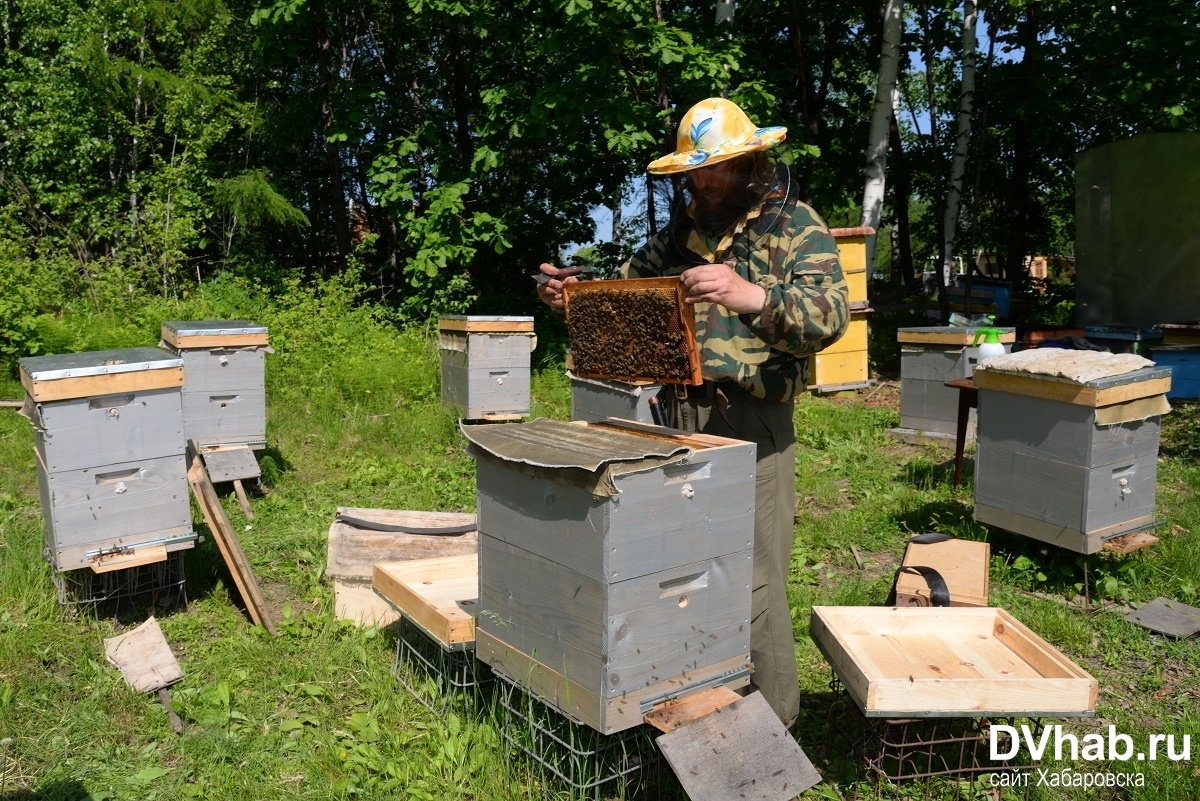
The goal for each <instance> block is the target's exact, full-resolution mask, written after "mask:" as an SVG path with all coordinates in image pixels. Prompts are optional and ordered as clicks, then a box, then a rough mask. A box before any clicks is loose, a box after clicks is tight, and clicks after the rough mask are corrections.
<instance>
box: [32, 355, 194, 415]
mask: <svg viewBox="0 0 1200 801" xmlns="http://www.w3.org/2000/svg"><path fill="white" fill-rule="evenodd" d="M18 364H19V366H20V371H21V384H22V385H23V386H24V387H25V391H26V392H27V393H29V397H30V398H32V399H33V400H34V401H36V402H38V403H42V402H45V401H56V400H67V399H69V398H86V397H95V396H99V395H111V394H116V393H122V392H135V391H141V390H150V389H161V388H164V387H181V386H183V359H181V358H179V357H178V356H176V355H175V354H173V353H170V352H168V351H165V350H161V349H159V348H125V349H122V350H93V351H85V352H83V353H63V354H59V355H55V356H30V357H27V358H24V359H21V360H20V361H19V362H18Z"/></svg>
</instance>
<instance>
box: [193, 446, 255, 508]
mask: <svg viewBox="0 0 1200 801" xmlns="http://www.w3.org/2000/svg"><path fill="white" fill-rule="evenodd" d="M200 455H201V456H202V457H204V467H205V469H207V470H208V477H209V479H210V480H211V481H212V482H213V483H214V484H220V483H221V482H223V481H237V480H240V479H243V478H258V477H259V476H261V475H262V471H261V470H260V469H259V466H258V460H257V459H256V458H254V451H253V450H252V449H251V448H250V447H249V446H248V445H220V446H215V447H212V446H205V445H201V446H200ZM234 489H235V490H236V489H237V485H234ZM238 501H239V502H240V501H241V497H240V496H239V498H238ZM244 508H245V507H243V509H244ZM246 517H247V519H250V517H251V516H250V515H247V516H246Z"/></svg>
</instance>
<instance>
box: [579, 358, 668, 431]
mask: <svg viewBox="0 0 1200 801" xmlns="http://www.w3.org/2000/svg"><path fill="white" fill-rule="evenodd" d="M567 377H568V378H570V379H571V419H572V420H585V421H587V422H591V423H594V422H597V421H599V420H606V419H608V418H609V417H617V418H620V419H622V420H636V421H637V422H639V423H653V422H654V416H653V415H652V414H651V413H650V399H651V398H653V397H654V396H655V395H657V394H658V391H659V389H661V388H662V387H661V385H660V384H651V383H647V382H641V383H629V382H627V381H605V380H603V379H599V378H584V377H583V376H578V375H575V374H574V373H572V372H570V371H569V370H568V371H567Z"/></svg>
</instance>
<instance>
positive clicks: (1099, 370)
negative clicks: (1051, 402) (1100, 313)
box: [979, 348, 1154, 384]
mask: <svg viewBox="0 0 1200 801" xmlns="http://www.w3.org/2000/svg"><path fill="white" fill-rule="evenodd" d="M1153 366H1154V362H1152V361H1150V360H1149V359H1147V358H1145V357H1142V356H1138V355H1137V354H1136V353H1107V352H1104V351H1095V350H1067V349H1065V348H1036V349H1034V350H1022V351H1017V352H1016V353H1006V354H1004V355H1003V356H992V357H991V358H988V359H985V360H984V361H982V362H980V364H979V369H980V370H988V371H991V370H995V371H998V372H1005V373H1029V374H1032V375H1048V376H1056V377H1058V378H1065V379H1067V380H1068V381H1074V382H1076V383H1079V384H1086V383H1088V382H1089V381H1096V380H1099V379H1101V378H1108V377H1110V376H1114V375H1124V374H1125V373H1132V372H1133V371H1134V370H1140V369H1142V368H1143V367H1153Z"/></svg>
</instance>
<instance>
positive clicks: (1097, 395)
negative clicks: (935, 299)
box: [974, 369, 1171, 407]
mask: <svg viewBox="0 0 1200 801" xmlns="http://www.w3.org/2000/svg"><path fill="white" fill-rule="evenodd" d="M974 378H975V385H976V386H978V387H979V388H980V389H992V390H996V391H997V392H1009V393H1012V394H1016V395H1030V396H1032V397H1035V398H1045V399H1047V400H1054V401H1060V402H1063V403H1075V404H1078V405H1080V406H1094V407H1098V406H1109V405H1111V404H1114V403H1124V402H1126V401H1132V400H1137V399H1139V398H1146V397H1150V396H1152V395H1165V394H1166V393H1167V392H1169V391H1170V389H1171V379H1170V378H1169V377H1168V378H1151V379H1147V380H1145V381H1134V382H1130V383H1128V384H1117V385H1115V386H1111V387H1104V388H1097V387H1093V386H1089V385H1087V384H1076V383H1074V382H1071V381H1063V380H1061V379H1059V380H1056V379H1054V378H1052V377H1050V376H1034V375H1018V374H1016V373H1002V372H999V371H996V370H987V369H982V370H978V371H976V372H975V376H974Z"/></svg>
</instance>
